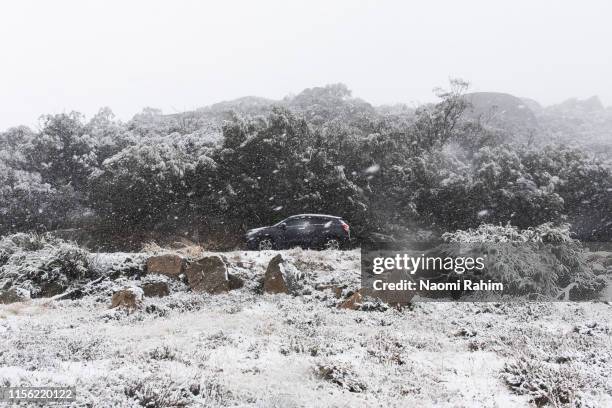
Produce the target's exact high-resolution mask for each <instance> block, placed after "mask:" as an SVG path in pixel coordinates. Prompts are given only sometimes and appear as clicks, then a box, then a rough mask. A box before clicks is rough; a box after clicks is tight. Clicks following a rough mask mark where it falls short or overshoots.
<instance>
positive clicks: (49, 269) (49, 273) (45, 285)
mask: <svg viewBox="0 0 612 408" xmlns="http://www.w3.org/2000/svg"><path fill="white" fill-rule="evenodd" d="M0 261H1V262H0V290H8V289H13V288H18V289H23V290H26V291H28V292H29V295H30V296H31V297H33V298H36V297H49V296H53V295H58V294H60V293H63V292H64V291H65V290H67V289H68V288H69V287H70V286H71V285H72V284H74V283H75V282H79V281H89V280H91V279H93V278H95V277H96V276H95V273H94V272H92V270H91V269H90V268H89V254H88V252H87V251H85V250H83V249H81V248H79V247H78V246H76V245H74V244H71V243H67V242H64V241H62V240H59V239H56V238H54V237H52V236H50V235H37V234H15V235H10V236H6V237H4V238H2V240H0Z"/></svg>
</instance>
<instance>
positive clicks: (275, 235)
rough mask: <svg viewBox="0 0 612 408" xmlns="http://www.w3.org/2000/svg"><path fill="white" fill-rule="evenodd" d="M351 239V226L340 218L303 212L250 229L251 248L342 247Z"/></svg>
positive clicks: (246, 238) (247, 238)
mask: <svg viewBox="0 0 612 408" xmlns="http://www.w3.org/2000/svg"><path fill="white" fill-rule="evenodd" d="M349 239H350V228H349V225H348V224H347V223H346V221H344V220H343V219H342V218H340V217H334V216H331V215H321V214H299V215H293V216H291V217H289V218H287V219H284V220H282V221H281V222H279V223H278V224H274V225H272V226H270V227H262V228H255V229H252V230H249V231H247V233H246V235H245V240H246V242H247V247H248V248H249V249H259V250H265V249H282V248H290V247H296V246H301V247H303V248H325V249H339V248H341V247H342V246H343V245H345V244H346V243H347V242H348V241H349Z"/></svg>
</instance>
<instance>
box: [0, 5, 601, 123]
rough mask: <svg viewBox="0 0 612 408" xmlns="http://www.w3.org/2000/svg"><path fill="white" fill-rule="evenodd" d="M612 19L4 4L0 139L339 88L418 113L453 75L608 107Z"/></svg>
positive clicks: (491, 12) (459, 10) (572, 8)
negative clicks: (40, 125)
mask: <svg viewBox="0 0 612 408" xmlns="http://www.w3.org/2000/svg"><path fill="white" fill-rule="evenodd" d="M611 18H612V1H609V0H601V1H595V0H592V1H589V0H586V1H585V0H582V1H563V0H557V1H553V0H550V1H547V0H538V1H535V0H511V1H503V0H499V1H490V0H482V1H475V0H474V1H470V0H461V1H457V0H448V1H432V0H428V1H382V0H378V1H372V2H360V1H355V0H349V1H338V0H324V1H318V0H317V1H315V0H308V1H287V0H284V1H264V0H250V1H227V0H224V1H221V0H219V1H215V2H212V1H210V2H207V1H203V0H201V1H180V0H178V1H177V0H174V1H153V0H146V1H133V0H129V1H128V0H121V1H109V0H101V1H97V0H96V1H93V0H89V1H83V0H75V1H64V0H53V1H27V0H26V1H24V0H19V1H18V0H12V1H3V2H2V3H0V129H6V128H7V127H10V126H14V125H18V124H27V125H30V126H36V124H37V118H38V117H39V116H40V115H41V114H45V113H58V112H68V111H71V110H78V111H80V112H83V113H85V114H86V115H87V116H88V117H90V116H91V115H92V114H93V113H95V112H96V111H97V110H98V109H99V108H100V107H102V106H109V107H110V108H111V109H112V110H113V111H114V112H115V113H116V114H117V116H118V117H119V118H121V119H129V118H130V117H131V116H132V115H133V114H134V113H136V112H138V111H140V110H141V109H142V108H143V107H145V106H151V107H156V108H160V109H162V110H163V111H164V112H166V113H171V112H176V111H183V110H187V109H193V108H196V107H200V106H204V105H208V104H211V103H214V102H218V101H221V100H228V99H233V98H236V97H240V96H245V95H258V96H264V97H269V98H275V99H277V98H281V97H283V96H285V95H287V94H290V93H297V92H299V91H301V90H302V89H303V88H307V87H312V86H320V85H324V84H328V83H335V82H344V83H346V84H347V85H348V86H349V88H350V89H352V90H353V95H355V96H358V97H361V98H363V99H366V100H367V101H370V102H372V103H374V104H383V103H394V102H405V103H419V102H427V101H430V100H432V92H431V91H432V88H434V87H436V86H441V85H442V86H443V85H444V84H446V83H447V81H448V78H449V77H460V78H463V79H466V80H468V81H470V82H471V83H472V89H473V90H477V91H501V92H508V93H512V94H514V95H517V96H528V97H532V98H534V99H536V100H538V101H540V102H542V103H544V104H552V103H556V102H560V101H562V100H564V99H566V98H568V97H571V96H576V97H580V98H584V97H588V96H591V95H595V94H597V95H599V96H600V97H601V99H602V101H603V102H604V104H605V105H607V106H609V105H612V76H611V75H612V44H611V40H612V22H611Z"/></svg>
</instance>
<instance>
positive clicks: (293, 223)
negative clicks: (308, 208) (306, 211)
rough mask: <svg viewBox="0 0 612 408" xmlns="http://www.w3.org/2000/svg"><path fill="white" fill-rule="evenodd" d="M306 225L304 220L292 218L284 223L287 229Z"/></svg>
mask: <svg viewBox="0 0 612 408" xmlns="http://www.w3.org/2000/svg"><path fill="white" fill-rule="evenodd" d="M305 223H306V219H305V218H292V219H290V220H287V221H285V224H286V225H287V227H301V226H303V225H304V224H305Z"/></svg>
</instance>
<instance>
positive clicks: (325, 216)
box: [287, 214, 342, 220]
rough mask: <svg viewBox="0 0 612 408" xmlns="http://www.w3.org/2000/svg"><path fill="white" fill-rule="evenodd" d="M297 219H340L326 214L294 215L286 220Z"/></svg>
mask: <svg viewBox="0 0 612 408" xmlns="http://www.w3.org/2000/svg"><path fill="white" fill-rule="evenodd" d="M298 217H318V218H329V219H332V220H339V219H341V218H342V217H336V216H335V215H326V214H296V215H292V216H291V217H287V219H288V220H289V219H291V218H298Z"/></svg>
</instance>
